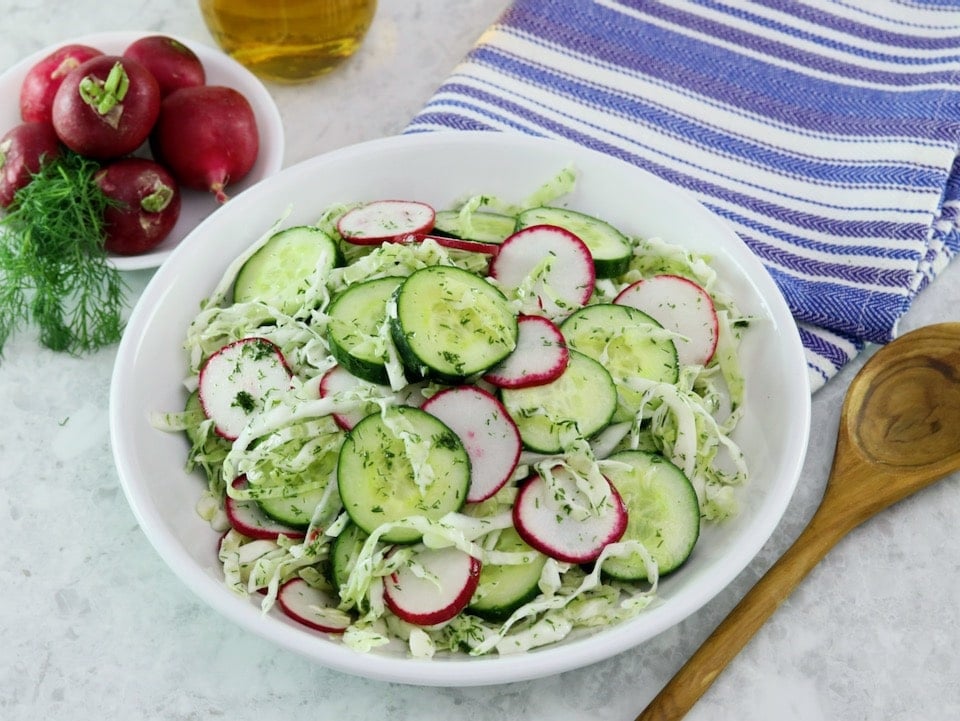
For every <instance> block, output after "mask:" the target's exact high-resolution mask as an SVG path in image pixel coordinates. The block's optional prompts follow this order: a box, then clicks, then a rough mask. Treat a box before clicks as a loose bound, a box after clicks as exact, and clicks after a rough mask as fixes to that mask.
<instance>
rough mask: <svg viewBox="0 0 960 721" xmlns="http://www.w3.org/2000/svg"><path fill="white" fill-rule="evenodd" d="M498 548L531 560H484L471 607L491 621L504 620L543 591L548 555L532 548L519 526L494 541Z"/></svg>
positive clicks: (510, 528)
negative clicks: (500, 562) (498, 562)
mask: <svg viewBox="0 0 960 721" xmlns="http://www.w3.org/2000/svg"><path fill="white" fill-rule="evenodd" d="M494 549H495V550H497V551H507V552H516V553H528V554H530V556H531V560H530V561H529V562H528V563H524V564H518V565H495V564H492V563H484V564H483V567H482V568H481V569H480V580H479V582H478V584H477V589H476V590H475V591H474V593H473V598H471V599H470V603H469V605H468V606H467V610H468V611H470V613H473V614H475V615H477V616H480V617H481V618H485V619H487V620H490V621H504V620H506V619H507V618H508V617H509V616H510V614H511V613H513V612H514V611H516V610H517V609H518V608H520V606H522V605H523V604H525V603H527V602H528V601H532V600H533V599H534V598H536V597H537V595H538V594H539V593H540V575H541V573H542V571H543V567H544V565H546V563H547V557H546V555H544V554H542V553H540V552H539V551H537V550H536V549H534V548H531V547H530V546H529V545H528V544H527V543H526V541H524V540H523V539H522V538H521V537H520V534H519V533H517V531H516V529H515V528H513V527H512V526H511V527H508V528H505V529H503V530H502V531H501V532H500V537H499V538H498V539H497V542H496V543H495V544H494Z"/></svg>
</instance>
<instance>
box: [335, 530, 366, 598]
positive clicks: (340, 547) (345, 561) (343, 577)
mask: <svg viewBox="0 0 960 721" xmlns="http://www.w3.org/2000/svg"><path fill="white" fill-rule="evenodd" d="M366 540H367V534H366V533H365V532H364V531H363V530H362V529H361V528H360V526H358V525H357V524H355V523H353V522H348V523H347V525H346V526H344V528H343V530H342V531H340V533H339V534H338V535H337V537H336V538H334V539H333V542H332V543H331V548H330V580H331V581H332V582H333V585H334V586H336V587H337V588H340V587H341V586H343V585H344V584H345V583H346V582H347V580H348V579H349V578H350V572H351V571H352V570H353V567H354V564H356V562H357V557H358V556H359V554H360V549H361V548H362V547H363V544H364V542H365V541H366Z"/></svg>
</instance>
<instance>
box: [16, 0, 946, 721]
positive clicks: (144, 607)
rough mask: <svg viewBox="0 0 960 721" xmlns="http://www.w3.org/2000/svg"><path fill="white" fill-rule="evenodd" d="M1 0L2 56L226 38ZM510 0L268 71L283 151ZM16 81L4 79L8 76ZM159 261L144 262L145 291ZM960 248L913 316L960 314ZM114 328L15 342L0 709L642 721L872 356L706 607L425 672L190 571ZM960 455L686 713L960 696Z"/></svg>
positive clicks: (405, 94)
mask: <svg viewBox="0 0 960 721" xmlns="http://www.w3.org/2000/svg"><path fill="white" fill-rule="evenodd" d="M5 5H6V6H5V7H4V8H3V25H4V42H3V43H2V44H0V70H3V69H5V68H7V67H9V66H11V65H13V64H14V63H15V62H16V61H18V60H19V59H20V58H21V57H23V56H25V55H27V54H29V53H32V52H34V51H36V50H38V49H40V48H42V47H44V46H47V45H51V44H55V43H60V42H63V41H67V40H68V39H70V38H71V37H75V36H78V35H84V34H89V33H94V32H100V31H106V30H144V31H151V32H165V33H170V34H176V35H179V36H182V37H184V38H188V39H191V40H193V41H196V42H198V43H208V44H210V43H212V41H211V39H210V36H209V35H208V34H207V32H206V29H205V27H204V26H203V24H202V22H201V19H200V14H199V10H198V9H197V6H196V4H195V3H194V2H191V1H189V0H163V1H162V2H144V1H142V0H140V1H136V0H135V1H133V2H127V3H113V4H108V3H103V2H94V1H93V0H74V1H73V2H71V3H61V4H58V6H57V8H56V10H55V11H53V12H51V10H50V6H49V4H47V3H43V2H40V1H39V0H14V1H13V2H8V3H6V4H5ZM506 5H507V0H458V2H456V3H447V2H438V1H437V0H433V1H430V0H381V3H380V9H379V12H378V14H377V17H376V20H375V22H374V25H373V27H372V28H371V31H370V33H369V35H368V37H367V40H366V43H365V44H364V46H363V48H362V49H361V50H360V52H359V53H358V55H356V56H355V57H354V58H353V59H351V60H350V61H349V62H348V63H347V64H346V65H344V66H342V67H341V68H339V69H338V70H337V71H336V72H334V73H333V74H331V75H329V76H327V77H325V78H323V79H321V80H318V81H316V82H313V83H311V84H308V85H302V86H293V87H290V86H278V85H271V86H269V90H270V92H271V93H272V94H273V96H274V98H275V99H276V101H277V103H278V105H279V107H280V111H281V114H282V116H283V120H284V124H285V130H286V136H287V146H286V157H285V165H290V164H293V163H295V162H297V161H299V160H303V159H305V158H308V157H311V156H313V155H316V154H319V153H323V152H325V151H328V150H331V149H334V148H337V147H340V146H343V145H346V144H350V143H354V142H357V141H362V140H367V139H372V138H377V137H382V136H385V135H391V134H395V133H397V132H399V131H401V130H402V128H403V127H404V126H405V124H406V123H407V121H408V120H409V118H410V117H412V116H413V115H414V114H415V113H416V111H417V110H418V109H419V108H420V107H421V106H422V105H423V103H424V102H425V101H426V100H427V98H428V97H429V96H430V94H431V92H432V91H433V90H434V89H435V88H436V87H437V85H439V83H440V82H441V81H442V80H443V79H444V77H445V76H446V74H447V73H449V72H450V70H451V69H452V68H453V67H454V65H455V64H456V62H457V61H458V60H459V58H460V57H462V56H463V54H464V53H465V52H466V51H467V50H468V49H469V48H470V46H471V45H472V44H473V42H474V41H475V40H476V38H477V37H478V36H479V34H480V33H481V32H482V31H483V29H484V28H485V27H487V25H489V24H490V22H492V21H493V20H494V19H495V18H496V17H497V15H498V14H499V13H500V12H501V11H502V9H503V8H504V7H505V6H506ZM7 101H8V102H9V101H10V99H8V100H7ZM150 276H151V272H150V271H136V272H130V273H128V274H127V281H128V283H129V284H130V287H131V293H130V296H131V297H130V299H131V301H134V300H135V299H136V297H137V296H138V295H139V293H140V292H141V291H142V290H143V288H144V287H145V285H146V283H147V282H148V281H149V279H150ZM958 308H960V267H958V264H954V265H953V266H952V267H951V268H949V269H948V270H947V271H946V272H945V273H944V274H943V275H942V276H941V277H940V278H939V279H938V280H937V281H936V282H935V283H934V284H933V285H932V286H931V287H929V288H928V289H926V290H925V291H924V292H923V293H922V294H921V296H920V297H919V299H918V300H917V302H916V303H915V305H914V307H913V308H912V309H911V311H910V312H909V314H908V315H907V317H906V318H905V320H904V322H903V326H902V329H903V330H907V329H910V328H913V327H917V326H921V325H925V324H927V323H933V322H938V321H944V320H956V319H957V318H960V311H958V310H957V309H958ZM115 351H116V349H115V348H110V349H106V350H103V351H100V352H98V353H95V354H92V355H89V356H85V357H81V358H73V357H67V356H64V355H59V354H55V353H52V352H50V351H47V350H45V349H42V348H41V347H40V346H39V344H38V342H37V338H36V335H35V333H34V332H33V331H32V330H30V329H26V330H24V331H22V332H20V333H19V334H18V335H16V336H15V337H13V338H12V339H11V341H10V342H9V343H8V344H7V346H6V348H5V354H4V358H3V360H2V362H0V428H2V429H3V433H2V435H0V459H2V463H0V509H2V510H0V512H2V514H3V516H2V518H0V548H2V549H3V551H4V556H5V557H4V561H3V563H2V564H0V586H2V587H3V589H4V593H3V596H2V601H0V659H2V661H0V718H2V719H5V720H6V721H26V720H28V719H29V720H33V719H39V718H66V719H70V720H71V721H86V720H87V719H90V720H92V719H96V720H97V721H102V720H103V719H139V720H141V721H147V720H152V719H163V720H164V721H172V720H177V719H181V720H184V721H186V720H193V719H217V718H229V719H232V720H235V721H244V720H250V721H254V720H256V721H263V720H264V719H268V720H269V719H291V718H316V719H339V720H340V721H357V720H359V719H376V718H390V719H393V720H395V721H402V720H403V719H417V720H418V721H431V720H433V719H436V720H439V719H456V718H464V719H467V718H469V719H471V720H472V721H501V720H506V719H511V720H512V719H531V720H534V719H550V720H551V721H561V720H563V719H602V720H607V721H629V720H631V719H633V718H634V717H635V715H636V714H637V713H638V712H639V711H640V710H641V708H642V707H643V706H644V705H645V704H646V703H647V702H648V701H649V699H650V698H652V697H653V696H654V695H655V693H656V692H657V691H658V690H659V689H660V688H661V686H662V685H663V684H664V683H665V682H666V681H667V680H668V679H669V677H670V676H671V675H672V674H673V673H674V672H675V671H676V669H677V668H679V666H680V665H681V664H682V663H683V662H684V660H685V659H686V658H687V657H688V656H689V655H690V654H691V653H692V652H693V650H694V649H695V648H696V647H697V645H698V644H699V643H700V642H701V641H702V640H703V639H704V638H705V637H706V636H707V635H708V634H709V632H710V631H711V630H712V628H713V627H714V626H715V625H716V624H717V623H718V622H719V621H720V619H721V618H722V617H723V616H724V615H725V614H726V613H727V612H728V611H729V610H730V609H731V608H732V607H733V606H734V605H735V603H736V602H737V600H739V598H740V597H741V596H742V595H743V594H744V593H745V592H746V590H747V589H748V588H749V587H750V586H751V585H752V584H753V582H755V581H756V579H757V578H758V577H759V576H760V575H761V574H762V573H763V572H764V571H765V570H766V569H767V568H768V567H769V566H770V565H771V564H772V563H773V562H774V560H775V559H776V558H777V557H778V556H779V555H780V554H781V553H783V551H784V550H785V549H786V548H787V546H788V545H789V544H790V543H791V542H792V541H793V539H794V538H796V536H797V535H798V534H799V533H800V530H801V529H802V527H803V526H804V524H805V523H806V522H807V520H808V519H809V518H810V516H811V515H812V513H813V511H814V509H815V507H816V505H817V503H818V501H819V499H820V495H821V492H822V490H823V486H824V483H825V480H826V477H827V472H828V470H829V466H830V460H831V456H832V453H833V445H834V437H835V432H836V428H837V423H838V416H839V411H840V404H841V400H842V397H843V394H844V392H845V390H846V388H847V386H848V384H849V382H850V380H851V378H852V377H853V375H854V373H855V372H856V370H857V368H858V367H859V366H860V364H861V363H862V361H863V358H861V359H859V361H858V362H855V363H853V364H851V366H850V367H848V368H847V369H845V370H844V371H843V372H842V373H841V374H840V375H839V376H838V377H837V378H835V379H834V380H832V381H831V382H830V383H829V384H827V386H826V387H825V388H823V389H822V390H821V391H819V392H818V393H817V394H816V395H815V396H814V400H813V434H812V437H811V442H810V451H809V455H808V457H807V460H806V464H805V468H804V471H803V476H802V479H801V482H800V486H799V489H798V491H797V493H796V495H795V497H794V499H793V500H792V502H791V504H790V506H789V508H788V510H787V512H786V515H785V516H784V518H783V521H782V523H781V524H780V526H779V527H778V529H777V530H776V532H775V533H774V535H773V537H772V538H771V539H770V541H769V542H768V543H767V544H766V546H765V547H764V548H763V550H762V552H761V553H760V554H759V555H758V556H757V558H756V559H755V560H754V562H753V563H751V564H750V565H749V567H748V568H747V569H746V570H745V571H744V572H743V573H742V574H740V576H739V577H738V578H737V579H736V581H735V582H734V583H732V584H731V585H730V586H729V587H728V588H727V589H726V590H725V591H724V592H722V593H721V594H720V595H719V596H718V597H717V598H715V599H714V600H713V601H712V602H711V603H709V604H708V605H707V606H706V607H705V608H703V609H702V610H701V611H700V612H698V613H696V614H695V615H693V616H692V617H691V618H689V619H687V620H686V621H684V622H683V623H681V624H680V625H678V626H677V627H675V628H674V629H672V630H670V631H667V632H665V633H663V634H662V635H660V636H658V637H657V638H654V639H653V640H651V641H649V642H648V643H646V644H644V645H643V646H642V647H640V648H636V649H634V650H632V651H629V652H626V653H623V654H621V655H619V656H617V657H615V658H613V659H610V660H608V661H605V662H602V663H598V664H595V665H593V666H590V667H587V668H584V669H582V670H578V671H572V672H568V673H564V674H562V675H560V676H556V677H551V678H545V679H542V680H536V681H529V682H522V683H516V684H511V685H504V686H496V687H475V688H450V689H443V688H419V687H411V686H403V685H393V684H384V683H379V682H374V681H368V680H365V679H361V678H354V677H350V676H345V675H342V674H340V673H337V672H333V671H329V670H327V669H325V668H322V667H319V666H317V665H314V664H312V663H310V662H308V661H305V660H304V659H302V658H301V657H299V656H296V655H294V654H292V653H290V652H287V651H284V650H281V649H278V648H276V647H274V646H273V645H271V644H270V643H268V642H266V641H264V640H261V639H259V638H256V637H254V636H252V635H249V634H247V633H245V632H243V631H241V630H240V629H239V628H238V627H236V626H235V625H233V624H232V623H231V622H230V621H228V620H226V619H224V618H222V617H221V616H219V615H218V614H216V613H215V612H214V611H212V610H211V609H210V608H208V607H207V606H206V605H204V604H203V603H202V602H201V601H200V600H199V599H198V598H196V597H195V596H193V594H192V593H191V592H190V591H189V590H188V589H187V588H185V587H184V586H183V585H182V584H181V583H180V582H179V581H178V580H177V579H176V577H175V576H174V575H173V573H172V572H171V571H170V570H169V569H168V568H167V567H166V566H165V565H164V563H163V561H161V559H160V558H159V556H158V555H157V554H156V553H155V552H154V550H153V548H152V547H151V546H150V544H149V542H148V541H147V539H146V538H145V536H144V535H143V533H142V532H141V531H140V529H139V528H138V526H137V524H136V521H135V519H134V517H133V514H132V513H131V511H130V509H129V507H128V506H127V503H126V501H125V499H124V496H123V493H122V491H121V489H120V486H119V484H118V479H117V474H116V471H115V470H114V465H113V459H112V456H111V449H110V443H109V432H108V390H109V384H110V376H111V371H112V364H113V360H114V356H115ZM958 528H960V474H954V475H953V476H951V477H949V478H948V479H945V480H943V481H941V482H940V483H938V484H936V485H935V486H933V487H931V488H929V489H927V490H925V491H924V492H922V493H920V494H918V495H916V496H915V497H912V498H910V499H907V500H906V501H904V502H902V503H901V504H899V505H898V506H896V507H895V508H893V509H891V510H889V511H887V512H885V513H884V514H883V515H882V516H880V517H877V518H875V519H873V520H872V521H870V522H868V523H867V524H865V525H864V526H862V527H861V528H859V529H857V530H856V531H854V532H853V533H852V534H851V535H850V536H849V537H848V538H846V539H845V540H844V541H843V542H841V543H840V544H839V546H838V547H837V548H835V549H834V550H833V551H832V552H831V553H830V554H829V555H828V556H827V558H826V559H825V560H824V561H823V562H822V564H821V565H820V566H819V567H818V568H817V569H815V571H814V572H813V573H812V574H811V575H810V576H809V578H808V579H806V581H805V582H804V583H803V584H802V585H801V587H800V588H799V589H798V590H797V591H796V592H795V593H794V594H793V595H792V596H791V597H790V598H789V599H788V600H787V601H786V602H785V603H784V604H783V606H782V607H781V608H780V609H779V611H778V612H777V613H776V615H775V616H774V618H773V619H772V620H771V621H770V622H768V623H767V624H766V625H765V626H764V627H763V629H762V630H761V631H760V633H759V634H758V635H757V637H756V638H755V639H754V640H753V641H752V642H751V643H750V644H749V645H748V646H747V647H746V649H745V650H744V651H743V652H742V653H741V654H740V655H739V657H738V658H737V659H736V660H735V661H734V663H733V664H732V666H731V667H730V668H729V669H728V670H727V671H726V672H724V673H723V674H722V675H721V676H720V678H719V679H718V681H717V682H716V684H715V685H714V686H713V687H712V688H711V689H710V690H709V691H708V693H707V694H706V695H705V696H704V698H703V699H702V700H701V701H700V703H699V704H698V705H697V706H696V707H695V708H694V710H693V711H692V712H691V713H690V714H689V716H688V718H689V719H690V720H691V721H700V720H706V719H710V720H712V721H722V720H723V719H737V720H738V721H749V720H751V719H757V720H764V721H766V720H769V719H778V720H779V721H789V720H797V721H816V720H818V719H868V720H873V719H882V720H885V721H889V720H891V719H930V720H933V721H936V720H938V719H956V718H960V683H958V679H960V653H958V651H960V602H958V598H960V560H958V559H960V533H958V531H957V529H958Z"/></svg>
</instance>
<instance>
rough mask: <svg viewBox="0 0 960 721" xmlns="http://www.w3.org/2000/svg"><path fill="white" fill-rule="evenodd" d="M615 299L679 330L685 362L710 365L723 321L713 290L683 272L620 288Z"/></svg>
mask: <svg viewBox="0 0 960 721" xmlns="http://www.w3.org/2000/svg"><path fill="white" fill-rule="evenodd" d="M614 303H617V304H619V305H628V306H631V307H633V308H636V309H637V310H642V311H643V312H644V313H646V314H647V315H649V316H650V317H651V318H653V319H655V320H656V321H657V322H658V323H659V324H660V325H662V326H663V327H664V328H666V329H667V330H672V331H676V332H677V333H679V334H680V335H682V336H683V338H677V339H676V340H675V345H676V346H677V358H678V360H679V361H680V363H681V364H682V365H706V364H707V363H709V362H710V360H711V359H712V358H713V354H714V352H715V351H716V350H717V339H718V338H719V336H720V324H719V322H718V321H717V309H716V308H715V307H714V305H713V300H712V299H711V298H710V294H709V293H707V291H705V290H704V289H703V288H701V287H700V286H699V285H697V284H696V283H694V282H693V281H692V280H689V279H687V278H683V277H681V276H679V275H655V276H653V277H652V278H644V279H643V280H638V281H637V282H636V283H632V284H631V285H628V286H627V287H626V288H624V289H623V290H622V291H620V294H619V295H618V296H617V297H616V298H615V299H614Z"/></svg>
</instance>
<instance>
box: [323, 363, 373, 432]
mask: <svg viewBox="0 0 960 721" xmlns="http://www.w3.org/2000/svg"><path fill="white" fill-rule="evenodd" d="M362 382H363V381H361V380H360V379H359V378H357V377H356V376H355V375H353V373H351V372H350V371H348V370H347V369H346V368H344V367H343V366H341V365H336V366H334V367H333V368H331V369H330V370H328V371H327V372H326V373H324V374H323V378H321V379H320V397H321V398H329V397H330V396H332V395H335V394H337V393H342V392H344V391H350V390H353V389H354V388H356V387H357V386H358V385H360V383H362ZM366 415H368V411H367V410H366V409H364V408H357V409H356V410H352V411H345V412H343V413H334V414H333V420H335V421H336V422H337V425H338V426H340V427H341V428H342V429H343V430H345V431H349V430H350V429H351V428H353V427H354V426H355V425H357V423H359V422H360V421H361V420H363V418H364V417H365V416H366Z"/></svg>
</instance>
